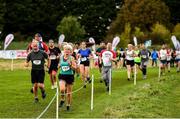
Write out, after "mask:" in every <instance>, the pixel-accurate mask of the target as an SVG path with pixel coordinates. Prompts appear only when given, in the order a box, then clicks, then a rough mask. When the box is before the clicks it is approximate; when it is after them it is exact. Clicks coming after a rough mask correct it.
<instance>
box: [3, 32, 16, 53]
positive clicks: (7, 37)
mask: <svg viewBox="0 0 180 119" xmlns="http://www.w3.org/2000/svg"><path fill="white" fill-rule="evenodd" d="M13 39H14V35H13V34H9V35H7V36H6V38H5V41H4V50H6V48H7V47H8V46H9V44H10V43H11V42H12V40H13Z"/></svg>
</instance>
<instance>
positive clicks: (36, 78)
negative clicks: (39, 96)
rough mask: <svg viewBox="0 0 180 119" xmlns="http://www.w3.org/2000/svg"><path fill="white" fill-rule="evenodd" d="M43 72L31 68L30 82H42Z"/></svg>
mask: <svg viewBox="0 0 180 119" xmlns="http://www.w3.org/2000/svg"><path fill="white" fill-rule="evenodd" d="M44 76H45V72H44V69H42V70H34V69H32V70H31V82H32V83H33V84H34V83H44Z"/></svg>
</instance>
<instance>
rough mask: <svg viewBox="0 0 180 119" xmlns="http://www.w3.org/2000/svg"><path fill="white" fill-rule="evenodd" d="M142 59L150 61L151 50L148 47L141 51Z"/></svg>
mask: <svg viewBox="0 0 180 119" xmlns="http://www.w3.org/2000/svg"><path fill="white" fill-rule="evenodd" d="M140 56H141V61H148V59H149V51H148V50H147V49H144V50H141V51H140Z"/></svg>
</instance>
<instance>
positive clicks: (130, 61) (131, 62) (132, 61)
mask: <svg viewBox="0 0 180 119" xmlns="http://www.w3.org/2000/svg"><path fill="white" fill-rule="evenodd" d="M126 65H130V66H131V67H133V66H134V60H126Z"/></svg>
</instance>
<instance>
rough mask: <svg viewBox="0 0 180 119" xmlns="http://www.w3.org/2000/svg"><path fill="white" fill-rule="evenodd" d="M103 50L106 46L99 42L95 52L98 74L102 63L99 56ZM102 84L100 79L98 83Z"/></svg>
mask: <svg viewBox="0 0 180 119" xmlns="http://www.w3.org/2000/svg"><path fill="white" fill-rule="evenodd" d="M105 49H106V44H105V43H104V42H101V43H100V46H99V48H98V49H97V50H96V55H97V56H98V67H99V72H100V73H101V70H102V63H101V57H100V55H101V52H102V51H103V50H105ZM102 82H103V81H102V79H100V83H102Z"/></svg>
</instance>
